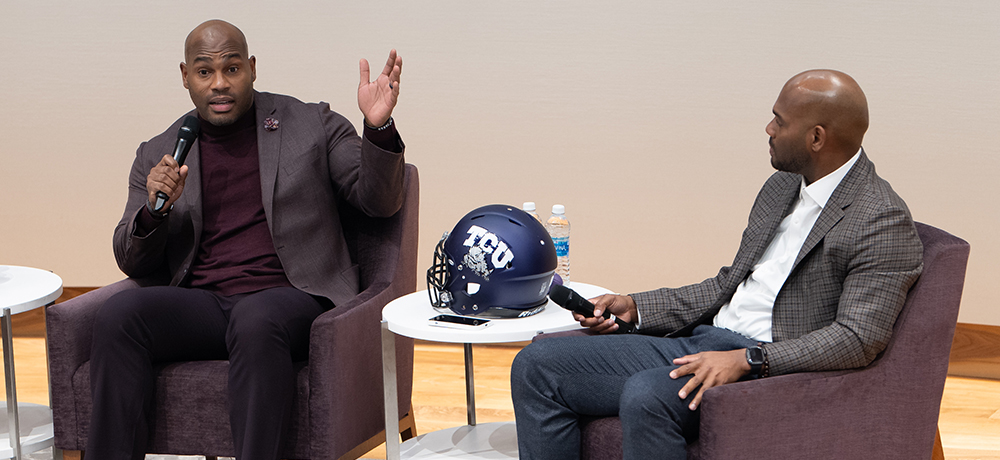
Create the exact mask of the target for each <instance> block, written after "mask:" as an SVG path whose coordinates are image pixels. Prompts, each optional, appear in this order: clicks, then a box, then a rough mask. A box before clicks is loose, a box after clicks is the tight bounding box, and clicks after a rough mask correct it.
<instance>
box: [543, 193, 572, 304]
mask: <svg viewBox="0 0 1000 460" xmlns="http://www.w3.org/2000/svg"><path fill="white" fill-rule="evenodd" d="M545 229H546V230H548V231H549V236H551V237H552V242H553V243H554V244H555V246H556V256H557V257H558V258H559V265H557V266H556V274H558V275H559V277H560V278H562V280H563V283H564V284H565V283H569V219H566V207H565V206H563V205H561V204H555V205H552V216H551V217H549V220H548V221H546V222H545Z"/></svg>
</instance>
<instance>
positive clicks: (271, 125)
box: [264, 117, 278, 131]
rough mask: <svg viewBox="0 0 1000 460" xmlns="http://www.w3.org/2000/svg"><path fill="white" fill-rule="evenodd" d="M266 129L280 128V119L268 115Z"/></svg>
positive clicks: (265, 120)
mask: <svg viewBox="0 0 1000 460" xmlns="http://www.w3.org/2000/svg"><path fill="white" fill-rule="evenodd" d="M264 129H266V130H268V131H274V130H277V129H278V120H275V119H274V118H271V117H267V118H265V119H264Z"/></svg>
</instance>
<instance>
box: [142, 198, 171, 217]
mask: <svg viewBox="0 0 1000 460" xmlns="http://www.w3.org/2000/svg"><path fill="white" fill-rule="evenodd" d="M171 209H174V205H170V207H169V208H167V209H164V210H163V211H160V212H157V211H154V210H153V205H152V204H151V203H150V202H149V200H146V210H147V211H149V215H151V216H153V219H155V220H157V221H160V220H163V219H166V218H167V214H170V210H171Z"/></svg>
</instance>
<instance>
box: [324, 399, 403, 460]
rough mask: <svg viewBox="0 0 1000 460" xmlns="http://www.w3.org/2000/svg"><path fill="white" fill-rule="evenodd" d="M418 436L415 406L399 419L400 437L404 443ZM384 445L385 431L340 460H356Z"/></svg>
mask: <svg viewBox="0 0 1000 460" xmlns="http://www.w3.org/2000/svg"><path fill="white" fill-rule="evenodd" d="M416 435H417V422H416V418H414V416H413V406H410V411H409V412H407V413H406V415H404V416H403V417H402V418H400V419H399V436H400V437H401V438H402V439H403V441H406V440H407V439H410V438H412V437H414V436H416ZM383 443H385V430H383V431H382V432H381V433H379V434H377V435H375V436H372V437H371V438H370V439H368V440H367V441H365V442H363V443H361V444H360V445H358V446H357V447H355V448H353V449H351V451H350V452H348V453H346V454H344V455H342V456H341V457H340V458H339V459H338V460H355V459H357V458H360V457H361V456H362V455H364V454H366V453H368V451H370V450H372V449H374V448H376V447H378V446H379V445H381V444H383Z"/></svg>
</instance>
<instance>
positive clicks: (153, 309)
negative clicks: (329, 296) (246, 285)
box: [86, 286, 331, 460]
mask: <svg viewBox="0 0 1000 460" xmlns="http://www.w3.org/2000/svg"><path fill="white" fill-rule="evenodd" d="M330 306H331V304H330V303H329V302H328V301H326V300H325V299H323V300H319V299H317V298H314V297H313V296H311V295H309V294H306V293H304V292H302V291H299V290H298V289H295V288H290V287H282V288H273V289H267V290H264V291H260V292H255V293H251V294H241V295H235V296H230V297H225V296H221V295H218V294H215V293H213V292H210V291H205V290H201V289H187V288H179V287H168V286H158V287H147V288H140V289H131V290H127V291H123V292H121V293H118V294H116V295H115V296H113V297H111V298H110V299H108V300H107V302H105V304H104V305H103V306H102V307H101V309H100V310H98V312H97V316H96V318H95V319H94V340H93V348H92V350H91V355H90V356H91V359H90V385H91V395H92V397H93V412H92V414H91V422H90V431H89V433H90V434H89V436H88V439H87V450H86V454H87V457H88V458H98V459H102V460H115V459H121V460H126V459H133V460H138V459H142V458H144V457H145V452H146V446H147V442H148V439H149V435H150V433H149V426H150V420H151V417H152V414H151V409H152V406H153V396H154V393H155V388H154V383H155V379H154V375H153V368H154V366H155V365H157V364H159V363H164V362H171V361H194V360H213V359H220V360H224V359H228V360H229V364H230V366H229V406H230V414H229V420H230V424H231V426H232V432H233V443H234V445H235V447H236V456H237V457H238V458H239V459H240V460H253V459H268V460H274V459H278V458H280V457H279V455H280V450H281V448H282V441H283V438H284V432H285V430H286V429H287V427H288V424H289V420H290V418H291V409H292V397H293V395H294V394H295V373H294V371H293V369H292V363H293V362H295V361H301V360H304V359H306V357H307V354H308V350H309V347H308V344H309V328H310V326H311V325H312V322H313V320H314V319H316V317H317V316H319V315H320V314H321V313H323V311H325V310H326V309H328V308H329V307H330Z"/></svg>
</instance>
